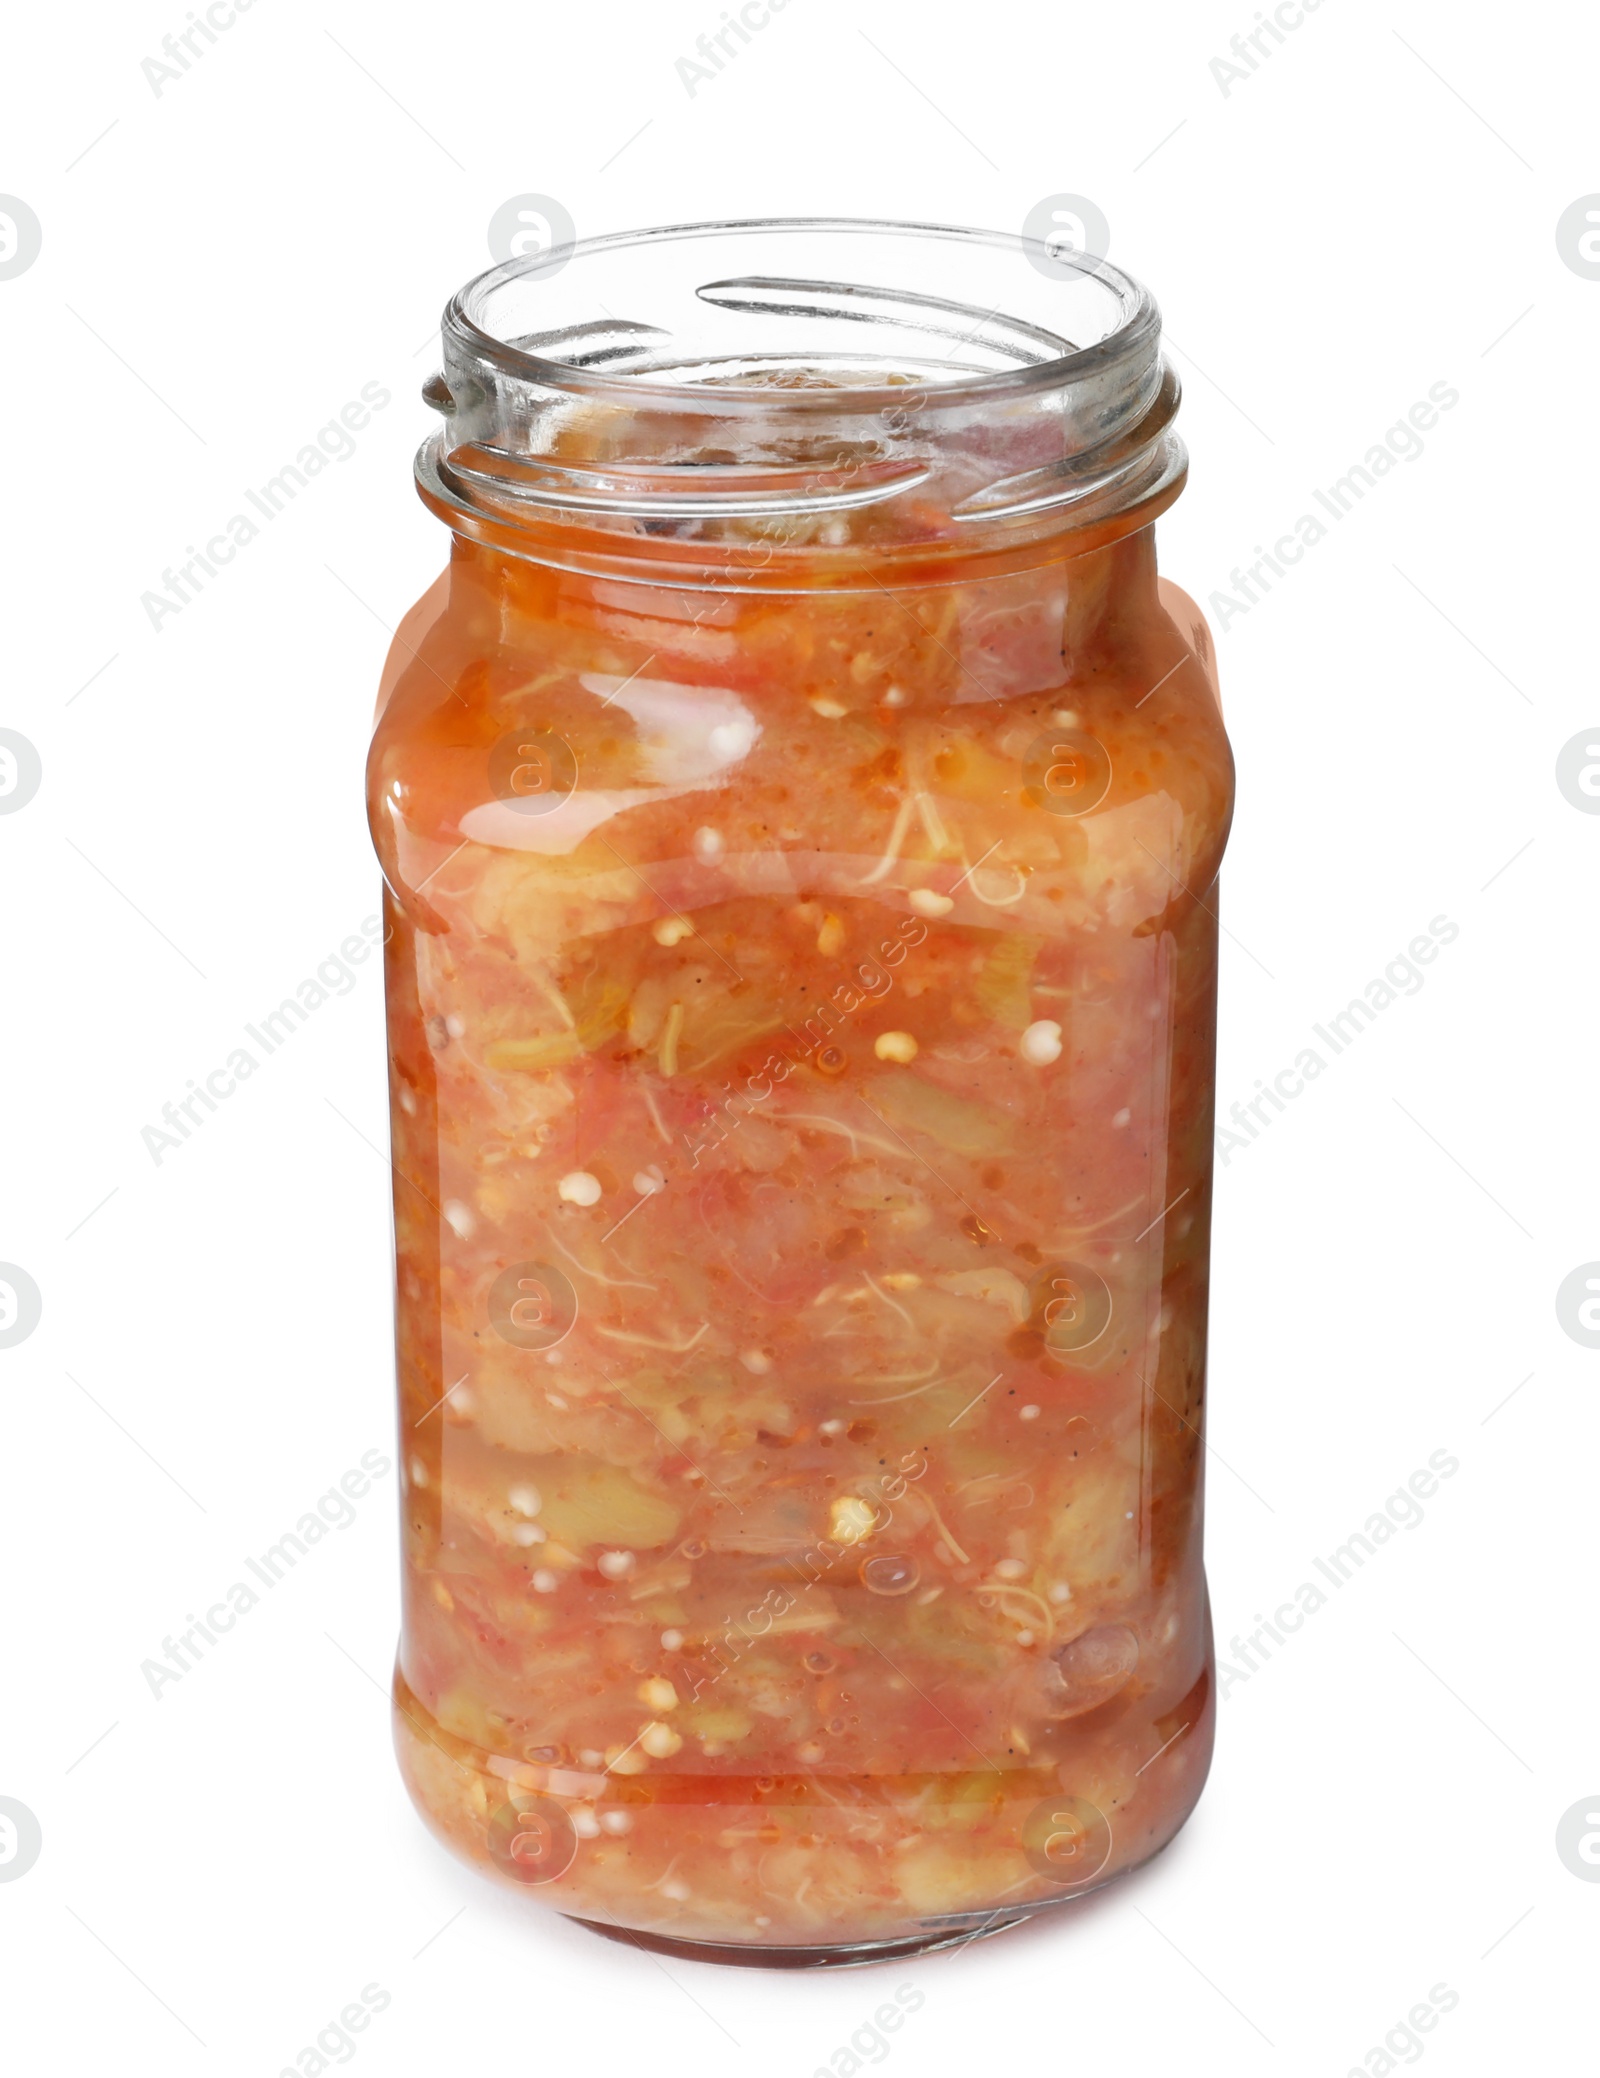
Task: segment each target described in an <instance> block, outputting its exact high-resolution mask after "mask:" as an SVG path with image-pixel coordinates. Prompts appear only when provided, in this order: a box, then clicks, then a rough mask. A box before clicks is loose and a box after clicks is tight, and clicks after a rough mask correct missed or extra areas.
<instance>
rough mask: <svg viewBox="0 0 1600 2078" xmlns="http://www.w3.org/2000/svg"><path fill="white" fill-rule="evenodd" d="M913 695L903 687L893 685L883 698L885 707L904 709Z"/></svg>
mask: <svg viewBox="0 0 1600 2078" xmlns="http://www.w3.org/2000/svg"><path fill="white" fill-rule="evenodd" d="M910 698H911V695H910V694H909V693H908V692H907V691H906V689H905V687H904V686H903V685H892V686H890V687H889V689H888V691H887V692H886V693H885V694H884V696H883V704H884V706H885V707H904V706H905V704H906V703H907V701H908V700H909V699H910Z"/></svg>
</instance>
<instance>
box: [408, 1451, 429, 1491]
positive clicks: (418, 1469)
mask: <svg viewBox="0 0 1600 2078" xmlns="http://www.w3.org/2000/svg"><path fill="white" fill-rule="evenodd" d="M427 1483H428V1468H427V1466H426V1465H425V1464H424V1463H423V1462H422V1460H421V1458H419V1457H414V1458H413V1459H412V1460H411V1484H412V1485H413V1486H426V1485H427Z"/></svg>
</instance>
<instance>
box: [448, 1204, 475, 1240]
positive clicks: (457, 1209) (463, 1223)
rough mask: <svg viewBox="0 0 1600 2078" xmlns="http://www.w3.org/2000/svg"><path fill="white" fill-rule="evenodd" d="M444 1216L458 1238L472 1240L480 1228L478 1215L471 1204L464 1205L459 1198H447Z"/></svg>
mask: <svg viewBox="0 0 1600 2078" xmlns="http://www.w3.org/2000/svg"><path fill="white" fill-rule="evenodd" d="M444 1216H445V1218H446V1219H447V1220H448V1221H449V1222H450V1225H451V1228H452V1229H453V1230H454V1232H455V1234H456V1237H457V1239H458V1240H462V1241H470V1240H471V1239H472V1237H473V1235H474V1234H475V1233H476V1232H477V1230H478V1215H477V1214H476V1213H475V1212H474V1211H473V1209H472V1207H471V1206H470V1205H463V1204H462V1202H461V1200H460V1199H459V1198H446V1199H445V1201H444Z"/></svg>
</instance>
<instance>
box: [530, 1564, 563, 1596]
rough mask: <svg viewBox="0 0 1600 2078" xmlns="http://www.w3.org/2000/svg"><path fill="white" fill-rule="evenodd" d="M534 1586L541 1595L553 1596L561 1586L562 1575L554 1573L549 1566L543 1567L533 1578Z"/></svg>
mask: <svg viewBox="0 0 1600 2078" xmlns="http://www.w3.org/2000/svg"><path fill="white" fill-rule="evenodd" d="M533 1585H534V1588H535V1590H536V1592H538V1593H539V1594H541V1595H553V1594H554V1593H555V1591H556V1589H557V1588H558V1587H559V1586H560V1585H561V1575H560V1574H559V1573H552V1572H551V1570H550V1568H549V1567H548V1566H541V1567H540V1568H539V1570H538V1572H537V1573H535V1574H534V1576H533Z"/></svg>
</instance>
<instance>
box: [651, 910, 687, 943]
mask: <svg viewBox="0 0 1600 2078" xmlns="http://www.w3.org/2000/svg"><path fill="white" fill-rule="evenodd" d="M650 935H651V937H652V938H653V939H654V940H655V941H656V943H657V945H681V944H682V942H683V940H684V939H685V938H692V937H693V936H694V925H693V924H692V923H690V921H689V919H688V918H687V917H686V916H664V917H663V918H662V919H661V921H660V923H658V924H655V925H653V926H652V928H651V932H650Z"/></svg>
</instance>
